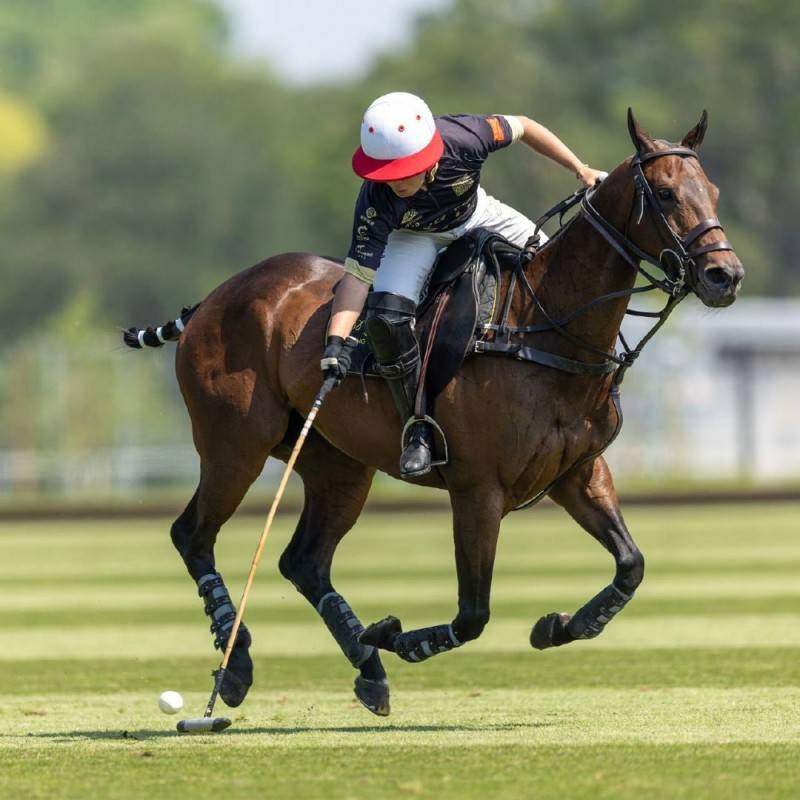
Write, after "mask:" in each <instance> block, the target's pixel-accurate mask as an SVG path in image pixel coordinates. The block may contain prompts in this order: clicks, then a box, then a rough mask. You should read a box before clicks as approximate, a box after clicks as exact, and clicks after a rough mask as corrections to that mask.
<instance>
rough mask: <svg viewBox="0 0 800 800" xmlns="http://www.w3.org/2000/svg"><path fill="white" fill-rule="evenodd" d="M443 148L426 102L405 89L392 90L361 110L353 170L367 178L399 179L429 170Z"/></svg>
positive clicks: (375, 179)
mask: <svg viewBox="0 0 800 800" xmlns="http://www.w3.org/2000/svg"><path fill="white" fill-rule="evenodd" d="M443 151H444V142H442V137H441V136H440V134H439V131H438V130H436V123H435V121H434V119H433V114H431V110H430V109H429V108H428V106H427V105H426V104H425V101H424V100H422V99H421V98H419V97H417V96H416V95H413V94H409V93H408V92H391V93H390V94H385V95H382V96H381V97H379V98H378V99H377V100H375V101H373V102H372V104H371V105H370V106H369V108H368V109H367V110H366V112H365V113H364V119H363V121H362V122H361V147H359V148H358V150H356V152H355V153H354V154H353V171H354V172H355V173H356V175H358V176H359V177H361V178H364V179H365V180H369V181H400V180H404V179H405V178H410V177H411V176H412V175H418V174H419V173H420V172H425V171H426V170H429V169H430V168H431V167H432V166H433V165H434V164H436V162H437V161H438V160H439V159H440V158H441V157H442V153H443Z"/></svg>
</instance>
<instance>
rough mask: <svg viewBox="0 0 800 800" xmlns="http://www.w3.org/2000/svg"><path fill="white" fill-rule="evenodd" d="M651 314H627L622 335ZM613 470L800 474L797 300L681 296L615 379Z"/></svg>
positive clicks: (638, 328) (764, 476)
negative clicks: (617, 414)
mask: <svg viewBox="0 0 800 800" xmlns="http://www.w3.org/2000/svg"><path fill="white" fill-rule="evenodd" d="M647 323H648V320H646V319H642V318H634V317H631V318H628V319H627V320H626V323H625V326H624V328H623V331H624V332H626V333H627V334H628V341H629V342H632V340H635V339H636V336H637V334H639V335H641V333H643V332H644V331H645V330H646V329H647ZM622 403H623V411H624V414H625V425H624V427H623V429H622V433H621V435H620V438H619V439H618V440H617V442H615V443H614V445H613V446H612V448H611V449H610V451H609V455H608V459H609V462H610V463H611V464H612V466H613V467H614V470H615V473H617V474H618V475H619V476H620V477H622V476H626V475H631V474H638V475H642V474H646V475H647V476H648V477H653V476H657V475H659V474H664V475H670V476H686V477H692V476H697V477H703V478H714V477H719V478H723V479H724V478H731V477H743V478H752V479H753V480H756V481H758V482H771V481H776V480H785V479H791V478H796V477H800V300H762V299H749V298H741V299H739V300H737V302H736V303H735V304H734V305H733V306H731V307H730V308H727V309H721V310H714V311H712V310H709V309H705V308H704V307H702V306H701V305H700V304H699V303H698V301H697V300H695V299H693V298H688V299H687V300H685V301H684V303H683V304H682V305H681V306H679V307H678V309H677V310H676V311H675V313H674V314H673V316H672V317H671V318H670V320H669V321H668V322H667V323H666V325H665V326H664V328H662V330H661V331H659V333H658V334H657V335H656V337H655V338H654V339H653V340H652V342H651V343H650V344H649V345H648V346H647V348H646V349H645V350H644V352H643V354H642V355H641V356H640V358H639V361H638V362H637V363H636V365H635V366H634V367H633V368H632V369H631V370H630V371H629V372H628V374H627V376H626V378H625V380H624V382H623V384H622Z"/></svg>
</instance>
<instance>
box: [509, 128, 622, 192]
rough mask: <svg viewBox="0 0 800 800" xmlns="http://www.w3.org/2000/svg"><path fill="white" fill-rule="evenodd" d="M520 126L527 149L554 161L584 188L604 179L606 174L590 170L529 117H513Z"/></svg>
mask: <svg viewBox="0 0 800 800" xmlns="http://www.w3.org/2000/svg"><path fill="white" fill-rule="evenodd" d="M515 118H516V119H517V120H519V122H520V124H521V125H522V132H521V135H520V136H519V138H520V140H521V141H523V142H525V144H526V145H528V147H530V148H531V149H533V150H535V151H536V152H537V153H541V155H543V156H547V158H549V159H551V160H552V161H555V162H556V164H560V165H561V166H562V167H565V168H566V169H568V170H569V171H570V172H573V173H574V174H575V177H576V178H577V179H578V180H579V181H581V183H583V184H584V185H585V186H594V184H595V183H596V182H597V180H598V179H602V178H604V177H605V175H606V173H604V172H601V171H599V170H596V169H592V168H591V167H590V166H589V165H588V164H586V163H584V162H583V161H581V160H580V159H579V158H578V156H576V155H575V153H573V152H572V150H570V149H569V147H567V145H565V144H564V142H562V141H561V139H559V138H558V136H556V135H555V134H554V133H553V132H552V131H551V130H548V129H547V128H545V127H544V125H541V124H540V123H538V122H536V121H535V120H532V119H530V118H529V117H521V116H517V117H515Z"/></svg>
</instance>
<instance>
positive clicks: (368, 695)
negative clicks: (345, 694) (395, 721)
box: [353, 675, 392, 717]
mask: <svg viewBox="0 0 800 800" xmlns="http://www.w3.org/2000/svg"><path fill="white" fill-rule="evenodd" d="M353 691H354V692H355V694H356V697H357V698H358V701H359V703H361V705H362V706H364V708H366V709H367V711H371V712H372V713H373V714H376V715H377V716H379V717H388V716H389V712H390V711H391V710H392V709H391V707H390V705H389V682H388V681H386V680H382V681H371V680H368V679H367V678H362V677H361V675H359V676H358V677H357V678H356V683H355V686H354V687H353Z"/></svg>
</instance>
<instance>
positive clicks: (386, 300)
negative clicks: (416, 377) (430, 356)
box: [365, 292, 419, 377]
mask: <svg viewBox="0 0 800 800" xmlns="http://www.w3.org/2000/svg"><path fill="white" fill-rule="evenodd" d="M415 310H416V303H414V301H413V300H409V299H408V298H407V297H400V296H399V295H395V294H390V293H389V292H372V293H370V295H369V296H368V297H367V317H366V323H365V327H366V331H367V338H368V339H369V344H370V347H371V348H372V352H373V353H375V357H376V358H377V359H378V363H379V364H382V365H383V364H394V363H395V362H397V366H398V369H399V373H398V377H400V376H401V375H400V373H402V374H405V373H407V372H410V371H411V369H413V368H414V367H415V366H416V363H417V361H418V360H419V348H418V347H417V339H416V337H415V336H414V312H415Z"/></svg>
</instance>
